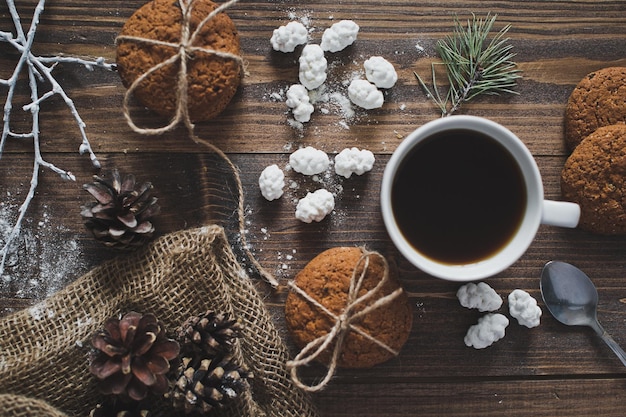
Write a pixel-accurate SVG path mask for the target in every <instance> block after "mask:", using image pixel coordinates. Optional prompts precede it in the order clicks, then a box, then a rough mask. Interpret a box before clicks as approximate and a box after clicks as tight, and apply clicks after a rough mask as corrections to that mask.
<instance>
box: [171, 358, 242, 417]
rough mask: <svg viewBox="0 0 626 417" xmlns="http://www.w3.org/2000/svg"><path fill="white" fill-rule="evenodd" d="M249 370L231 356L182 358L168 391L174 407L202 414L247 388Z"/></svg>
mask: <svg viewBox="0 0 626 417" xmlns="http://www.w3.org/2000/svg"><path fill="white" fill-rule="evenodd" d="M251 378H252V373H251V372H248V371H247V370H245V369H243V368H241V367H240V366H238V365H237V364H236V363H234V362H233V360H232V358H231V357H230V356H224V355H221V354H220V355H218V356H216V357H214V358H212V359H211V358H208V357H202V356H198V357H196V358H192V357H184V358H183V359H182V361H181V365H180V367H179V377H178V379H177V380H176V382H175V384H174V388H173V390H172V392H171V398H172V403H173V405H174V407H176V408H179V409H182V410H184V412H185V413H186V414H192V413H194V414H201V415H205V414H207V413H209V412H210V411H211V410H213V409H216V408H221V407H223V406H225V405H227V404H228V403H230V402H231V401H233V400H234V399H235V398H237V397H238V396H239V395H240V394H241V393H243V392H244V391H246V390H248V389H249V388H250V384H249V382H248V380H249V379H251Z"/></svg>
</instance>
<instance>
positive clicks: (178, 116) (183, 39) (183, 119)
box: [116, 0, 279, 288]
mask: <svg viewBox="0 0 626 417" xmlns="http://www.w3.org/2000/svg"><path fill="white" fill-rule="evenodd" d="M238 1H239V0H230V1H228V2H226V3H223V4H221V5H220V6H218V7H216V8H215V9H214V10H213V11H212V12H211V13H209V14H208V15H207V16H206V17H205V18H204V19H203V20H202V21H201V22H200V24H199V25H198V27H196V29H195V30H194V31H193V32H192V31H191V15H192V11H193V5H194V2H195V0H179V1H178V4H179V5H180V8H181V15H182V22H181V34H180V41H179V42H178V43H172V42H165V41H161V40H157V39H148V38H142V37H137V36H127V35H120V36H118V37H117V39H116V43H119V42H120V41H130V42H137V43H142V44H148V45H157V46H163V47H167V48H172V49H174V50H175V51H177V52H176V53H175V54H174V55H172V56H171V57H170V58H168V59H166V60H165V61H163V62H160V63H158V64H157V65H155V66H153V67H151V68H150V69H148V70H147V71H146V72H145V73H143V74H142V75H141V76H139V77H138V78H137V79H136V80H135V81H134V82H133V83H132V84H131V85H130V87H129V88H128V90H127V91H126V94H125V95H124V101H123V111H124V117H125V118H126V121H127V123H128V125H129V126H130V128H131V129H132V130H133V131H135V132H137V133H140V134H142V135H161V134H163V133H166V132H169V131H172V130H173V129H174V128H176V127H177V126H178V125H179V124H180V123H183V124H184V125H185V127H186V128H187V130H188V131H189V135H190V137H191V139H192V140H193V141H194V142H196V143H199V144H202V145H204V146H206V147H208V148H210V149H211V150H212V151H214V152H215V153H216V154H218V155H219V156H220V157H221V158H222V159H223V160H224V161H225V162H226V164H227V165H228V167H229V168H230V169H231V171H232V172H233V175H234V177H235V182H236V186H237V192H238V206H237V212H238V223H239V224H238V227H239V234H240V239H241V245H242V249H243V250H244V251H245V253H246V254H247V255H248V258H249V259H250V262H252V264H253V265H254V267H255V268H256V269H257V271H258V272H259V274H260V275H261V277H263V278H264V279H265V280H266V281H267V282H268V283H269V284H270V285H271V286H272V287H274V288H276V287H278V286H279V283H278V281H277V280H276V278H274V277H273V275H272V274H271V273H269V272H268V271H266V270H265V269H264V268H263V267H262V266H261V264H259V262H258V261H257V260H256V258H255V257H254V255H252V253H251V252H250V249H249V248H248V244H247V242H246V234H245V211H244V201H243V200H244V198H243V185H242V183H241V177H240V176H239V170H238V169H237V167H236V166H235V164H233V162H232V161H231V160H230V158H229V157H228V156H227V155H226V154H225V153H224V152H223V151H222V150H221V149H219V148H218V147H217V146H215V145H213V144H212V143H211V142H209V141H207V140H204V139H201V138H199V137H198V136H197V135H196V134H195V133H194V128H195V126H194V124H193V123H192V121H191V118H190V116H189V102H188V99H189V96H188V89H189V79H188V67H187V63H188V60H189V59H190V57H192V56H193V55H194V54H198V53H199V54H207V55H214V56H218V57H222V58H227V59H232V60H234V61H236V62H237V63H238V64H239V66H240V67H241V70H242V72H243V59H242V58H241V57H240V56H239V55H236V54H231V53H229V52H222V51H217V50H215V49H212V48H207V47H204V46H194V45H193V43H194V41H195V40H196V38H197V36H198V34H199V33H200V31H201V30H202V28H203V27H204V26H205V25H206V24H207V23H208V22H209V21H211V19H213V18H214V17H215V16H217V15H218V14H219V13H222V12H224V11H225V10H227V9H228V8H230V7H232V6H233V5H234V4H236V3H237V2H238ZM176 62H179V63H180V66H179V70H178V74H177V80H176V92H177V94H176V112H175V115H174V117H173V118H172V120H171V121H170V123H169V124H168V125H166V126H162V127H159V128H143V127H139V126H137V124H135V122H134V121H133V118H132V116H131V114H130V100H131V97H132V96H133V94H134V92H135V90H136V89H137V88H138V86H139V85H140V84H141V83H142V82H143V81H144V80H145V79H146V78H148V77H149V76H150V75H151V74H153V73H154V72H156V71H158V70H160V69H161V68H164V67H166V66H168V65H173V64H175V63H176Z"/></svg>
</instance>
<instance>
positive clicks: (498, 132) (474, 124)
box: [380, 115, 544, 281]
mask: <svg viewBox="0 0 626 417" xmlns="http://www.w3.org/2000/svg"><path fill="white" fill-rule="evenodd" d="M454 129H465V130H474V131H477V132H481V133H483V134H487V135H488V136H490V137H492V138H494V139H496V140H497V141H498V142H499V143H501V144H502V145H503V146H504V147H505V148H506V149H507V150H508V151H509V152H510V153H511V154H512V155H513V157H514V158H515V160H516V161H517V162H518V165H519V166H520V169H521V171H522V174H523V178H524V182H525V185H526V189H527V202H526V212H525V214H524V218H523V220H522V222H521V224H520V225H519V227H518V232H516V233H515V235H514V236H513V237H512V239H511V241H510V242H509V243H508V244H506V245H505V246H504V247H503V249H502V250H500V251H499V252H498V253H497V254H495V255H493V256H492V257H490V258H488V259H486V260H481V261H477V262H474V263H469V264H463V265H449V264H444V263H440V262H437V261H435V260H432V259H430V258H428V257H426V256H424V255H422V254H421V253H419V252H418V251H417V250H416V249H415V248H414V247H413V246H412V245H411V244H410V243H409V242H408V241H407V240H406V239H405V237H404V235H403V234H402V232H401V231H400V229H399V227H398V225H397V223H396V221H395V219H394V216H393V210H392V203H391V188H392V184H393V179H394V176H395V174H396V172H397V170H398V168H399V166H400V164H401V162H402V161H403V160H404V158H405V157H406V155H408V154H409V151H410V150H411V149H413V148H414V147H415V146H416V145H417V144H419V143H420V142H421V141H422V140H424V139H425V138H428V137H430V136H431V135H433V134H435V133H438V132H441V131H445V130H454ZM503 141H505V142H503ZM543 194H544V193H543V185H542V181H541V175H540V172H539V168H538V167H537V164H536V162H535V159H534V158H533V156H532V154H531V153H530V151H529V150H528V148H527V147H526V146H525V145H524V143H523V142H522V141H521V140H520V139H519V138H518V137H517V136H516V135H515V134H514V133H513V132H511V131H510V130H509V129H507V128H506V127H504V126H502V125H501V124H499V123H497V122H494V121H492V120H490V119H486V118H483V117H478V116H468V115H456V116H449V117H445V118H440V119H436V120H433V121H430V122H428V123H426V124H424V125H422V126H420V127H418V128H417V129H415V130H414V131H412V132H411V133H410V134H409V135H407V136H406V138H405V139H404V140H403V141H402V143H400V145H399V146H398V147H397V148H396V150H395V151H394V152H393V154H392V155H391V158H390V159H389V162H388V163H387V165H386V167H385V170H384V173H383V178H382V184H381V193H380V198H381V211H382V215H383V221H384V223H385V227H386V229H387V232H388V233H389V235H390V237H391V240H392V241H393V243H394V244H395V246H396V247H397V248H398V250H399V251H400V253H402V255H404V256H405V257H406V258H407V259H408V260H409V261H410V262H411V263H412V264H413V265H415V266H416V267H418V268H419V269H421V270H422V271H424V272H426V273H428V274H429V275H432V276H435V277H437V278H442V279H446V280H450V281H475V280H479V279H484V278H488V277H490V276H493V275H496V274H498V273H500V272H502V271H503V270H505V269H506V268H508V267H509V266H511V265H512V264H513V263H514V262H515V261H517V259H519V258H520V257H521V256H522V255H523V254H524V253H525V252H526V250H527V249H528V247H529V246H530V244H531V243H532V241H533V240H534V238H535V234H536V232H537V230H538V229H539V225H540V223H541V212H542V209H541V206H542V203H543V199H544V195H543Z"/></svg>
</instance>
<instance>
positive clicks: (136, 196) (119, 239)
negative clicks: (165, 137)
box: [80, 169, 160, 249]
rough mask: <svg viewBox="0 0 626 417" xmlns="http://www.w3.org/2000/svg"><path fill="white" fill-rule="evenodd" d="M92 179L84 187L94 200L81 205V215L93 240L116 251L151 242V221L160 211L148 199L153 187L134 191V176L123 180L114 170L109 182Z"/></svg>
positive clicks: (149, 185) (156, 205) (151, 197)
mask: <svg viewBox="0 0 626 417" xmlns="http://www.w3.org/2000/svg"><path fill="white" fill-rule="evenodd" d="M93 178H94V182H93V183H89V184H85V185H83V188H84V189H85V190H86V191H87V192H89V194H91V195H92V196H93V197H95V199H96V200H97V201H94V202H91V203H88V204H85V205H84V206H82V210H81V212H80V214H81V216H83V220H84V222H85V226H86V227H87V229H89V231H91V233H92V234H93V236H94V237H95V238H96V240H99V241H100V242H102V243H103V244H104V245H106V246H108V247H113V248H117V249H133V248H136V247H137V246H141V245H143V244H144V243H145V242H147V241H148V240H150V239H151V238H152V235H153V233H154V226H153V225H152V223H151V222H150V219H151V218H152V217H153V216H155V215H156V214H158V212H159V210H160V207H159V205H158V204H157V198H156V197H154V196H151V190H152V184H151V183H149V182H146V183H144V184H142V185H141V186H140V187H139V188H137V189H135V177H134V176H133V175H126V176H125V177H124V180H123V181H122V179H121V177H120V173H119V171H118V170H117V169H115V170H113V171H112V172H111V175H110V178H108V179H105V178H101V177H98V176H97V175H94V177H93Z"/></svg>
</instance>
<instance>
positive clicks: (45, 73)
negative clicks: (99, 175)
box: [0, 0, 115, 276]
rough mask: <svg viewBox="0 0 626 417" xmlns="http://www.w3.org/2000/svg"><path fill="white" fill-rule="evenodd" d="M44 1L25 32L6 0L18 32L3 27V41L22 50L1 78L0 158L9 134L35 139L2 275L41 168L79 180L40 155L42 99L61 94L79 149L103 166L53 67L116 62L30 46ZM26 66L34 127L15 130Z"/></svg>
mask: <svg viewBox="0 0 626 417" xmlns="http://www.w3.org/2000/svg"><path fill="white" fill-rule="evenodd" d="M45 2H46V0H39V1H38V3H37V6H36V7H35V11H34V13H33V19H32V21H31V24H30V27H29V29H28V32H27V33H24V29H22V23H21V21H20V16H19V14H18V12H17V8H16V7H15V1H14V0H6V4H7V6H8V8H9V13H10V15H11V19H12V21H13V26H14V28H15V33H12V32H7V31H4V30H0V42H5V43H8V44H9V45H11V46H12V47H13V48H15V50H16V51H17V52H18V53H19V59H18V61H17V64H16V65H15V69H14V70H13V73H12V74H11V76H10V77H9V78H7V79H0V85H2V86H6V87H7V88H8V90H7V93H6V100H5V103H4V113H3V119H2V121H3V126H2V136H1V137H0V159H1V158H2V154H3V151H4V147H5V145H6V142H7V140H8V139H9V138H12V139H31V140H32V141H33V151H34V161H33V173H32V176H31V179H30V187H29V189H28V193H27V194H26V197H25V198H24V201H23V202H22V205H21V206H20V208H19V210H18V216H17V219H16V221H15V224H14V226H13V227H12V229H11V232H10V233H9V235H8V236H7V237H6V239H5V241H4V243H3V246H2V249H1V250H0V276H2V274H3V273H4V266H5V263H6V260H7V256H8V255H9V253H10V250H11V247H12V244H13V242H14V240H15V239H16V238H17V237H18V236H19V234H20V228H21V225H22V222H23V220H24V217H25V215H26V211H27V210H28V207H29V205H30V203H31V201H32V199H33V197H34V195H35V190H36V189H37V184H38V179H39V168H42V167H43V168H47V169H49V170H51V171H53V172H55V173H57V174H58V175H60V176H61V177H62V178H63V179H66V180H71V181H76V177H74V174H72V173H71V172H70V171H66V170H64V169H61V168H59V167H57V166H56V165H54V164H52V163H50V162H48V161H46V160H44V158H43V156H42V155H41V150H40V146H39V144H40V141H39V140H40V132H39V113H40V107H39V106H40V104H41V103H42V102H44V101H45V100H47V99H49V98H51V97H53V96H55V95H58V96H60V97H61V98H62V99H63V101H64V102H65V105H66V106H67V107H68V108H69V110H70V112H71V114H72V116H73V117H74V120H75V121H76V124H77V125H78V130H79V131H80V135H81V137H82V142H81V144H80V146H79V148H78V152H79V153H80V154H81V155H82V154H88V155H89V158H90V159H91V162H92V164H93V165H94V166H95V167H96V168H100V162H99V161H98V158H97V157H96V155H95V153H94V152H93V150H92V148H91V145H90V143H89V140H88V139H87V133H86V132H85V126H86V125H85V122H83V120H82V119H81V117H80V115H79V114H78V111H77V110H76V106H75V105H74V102H73V101H72V100H71V99H70V98H69V97H68V96H67V94H66V93H65V91H63V88H62V87H61V85H60V84H59V83H58V82H57V80H56V79H55V78H54V76H53V75H52V71H53V70H54V68H55V67H56V65H57V64H59V63H68V64H79V65H82V66H84V67H86V68H87V69H88V70H93V69H94V68H103V69H107V70H114V69H115V65H114V64H107V63H106V62H105V60H104V58H97V59H95V60H86V59H81V58H74V57H67V56H55V57H41V56H35V55H33V53H32V52H31V50H32V46H33V42H34V39H35V34H36V32H37V27H38V25H39V17H40V16H41V13H42V12H43V10H44V6H45ZM23 70H24V71H27V72H28V85H29V87H30V99H31V102H30V103H29V104H27V105H25V106H23V108H22V110H23V111H25V112H30V113H31V115H32V124H31V127H32V128H31V131H30V132H27V133H18V132H14V131H13V130H12V129H11V111H12V110H13V97H14V95H15V90H16V86H17V80H18V78H19V76H20V74H21V73H22V71H23ZM39 83H46V85H49V86H50V90H49V91H46V92H45V93H43V94H40V93H39V88H38V87H39Z"/></svg>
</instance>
